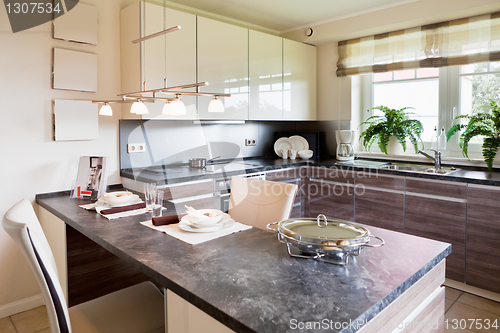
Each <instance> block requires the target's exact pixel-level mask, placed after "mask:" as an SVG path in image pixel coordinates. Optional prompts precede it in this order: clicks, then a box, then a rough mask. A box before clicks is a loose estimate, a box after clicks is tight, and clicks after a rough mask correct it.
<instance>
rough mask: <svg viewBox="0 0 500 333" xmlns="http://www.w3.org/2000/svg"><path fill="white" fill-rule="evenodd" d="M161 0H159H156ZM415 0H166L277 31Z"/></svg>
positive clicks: (280, 31)
mask: <svg viewBox="0 0 500 333" xmlns="http://www.w3.org/2000/svg"><path fill="white" fill-rule="evenodd" d="M156 1H160V2H161V1H162V0H156ZM415 1H418V0H169V1H167V2H168V3H170V4H177V5H180V6H188V7H191V8H195V9H197V10H201V11H205V12H208V13H211V14H216V15H221V16H225V17H229V18H231V19H234V20H239V21H243V22H246V23H250V24H253V25H257V26H260V27H263V28H266V29H270V30H273V31H275V32H278V33H283V32H287V31H290V30H295V29H299V28H304V27H307V26H309V25H312V24H314V23H320V22H321V23H323V22H328V21H333V20H336V19H339V18H346V17H349V16H354V15H357V14H363V13H367V12H371V11H376V10H379V9H384V8H388V7H392V6H397V5H401V4H405V3H409V2H415Z"/></svg>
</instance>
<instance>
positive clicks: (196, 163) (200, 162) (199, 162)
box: [188, 156, 220, 169]
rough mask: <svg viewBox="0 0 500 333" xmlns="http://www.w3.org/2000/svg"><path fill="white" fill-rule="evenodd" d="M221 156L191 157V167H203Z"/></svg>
mask: <svg viewBox="0 0 500 333" xmlns="http://www.w3.org/2000/svg"><path fill="white" fill-rule="evenodd" d="M217 158H220V156H217V157H214V158H211V159H209V160H207V159H206V158H191V159H189V161H188V162H189V167H190V168H196V169H203V168H205V167H206V166H207V163H211V162H213V161H214V160H215V159H217Z"/></svg>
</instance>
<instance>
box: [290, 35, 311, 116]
mask: <svg viewBox="0 0 500 333" xmlns="http://www.w3.org/2000/svg"><path fill="white" fill-rule="evenodd" d="M316 53H317V52H316V47H315V46H312V45H307V44H303V43H299V42H296V41H293V40H289V39H283V109H284V112H283V119H284V120H316V76H317V65H316V64H317V60H316Z"/></svg>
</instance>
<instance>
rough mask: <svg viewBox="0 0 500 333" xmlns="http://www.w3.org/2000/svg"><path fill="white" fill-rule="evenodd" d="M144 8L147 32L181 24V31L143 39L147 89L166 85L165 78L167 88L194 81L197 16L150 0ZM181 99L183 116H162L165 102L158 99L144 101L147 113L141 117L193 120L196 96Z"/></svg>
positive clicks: (195, 115)
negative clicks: (183, 107) (148, 102)
mask: <svg viewBox="0 0 500 333" xmlns="http://www.w3.org/2000/svg"><path fill="white" fill-rule="evenodd" d="M150 8H152V9H150ZM146 9H147V10H146V16H145V17H146V20H145V21H144V25H145V27H146V28H148V34H149V33H154V32H158V31H161V30H164V29H168V28H171V27H174V26H177V25H179V26H181V27H182V28H181V30H177V31H174V32H170V33H168V34H165V35H163V36H159V37H155V38H152V39H149V40H147V41H145V42H144V43H145V46H144V59H145V60H144V74H145V78H144V79H145V81H146V88H148V89H155V88H162V87H163V86H164V85H165V82H164V79H165V78H166V79H167V82H166V84H167V87H173V86H179V85H183V84H190V83H195V82H196V16H195V15H192V14H188V13H184V12H180V11H178V10H174V9H170V8H163V7H162V6H158V5H155V4H150V3H146ZM148 9H149V10H148ZM150 44H152V45H150ZM153 46H156V47H153ZM161 97H165V98H173V97H174V96H173V95H161ZM182 102H183V103H184V104H185V105H186V114H185V115H177V116H172V115H164V114H163V113H162V112H163V107H164V105H165V102H161V101H157V102H155V103H154V104H147V107H148V110H149V114H146V115H144V116H143V117H142V118H143V119H153V118H156V119H196V118H197V108H196V106H197V104H196V103H197V101H196V96H182Z"/></svg>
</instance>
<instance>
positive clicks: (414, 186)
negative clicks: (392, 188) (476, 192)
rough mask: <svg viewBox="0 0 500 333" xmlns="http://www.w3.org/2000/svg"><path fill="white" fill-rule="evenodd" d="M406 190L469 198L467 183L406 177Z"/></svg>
mask: <svg viewBox="0 0 500 333" xmlns="http://www.w3.org/2000/svg"><path fill="white" fill-rule="evenodd" d="M406 192H414V193H421V194H428V195H438V196H442V197H449V198H455V199H464V200H465V199H467V184H465V183H463V184H462V183H453V182H447V181H430V180H427V179H419V178H411V177H406Z"/></svg>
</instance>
